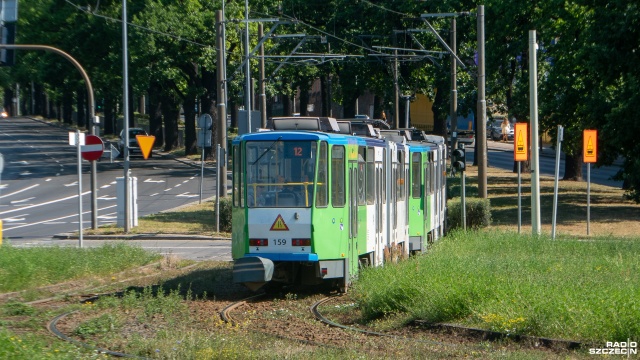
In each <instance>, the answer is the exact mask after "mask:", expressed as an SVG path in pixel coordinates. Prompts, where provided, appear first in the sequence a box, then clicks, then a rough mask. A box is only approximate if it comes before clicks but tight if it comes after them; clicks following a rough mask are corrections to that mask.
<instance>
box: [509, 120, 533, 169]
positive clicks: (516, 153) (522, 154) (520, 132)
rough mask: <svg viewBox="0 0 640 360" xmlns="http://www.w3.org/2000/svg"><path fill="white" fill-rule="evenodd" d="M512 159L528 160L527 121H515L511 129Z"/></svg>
mask: <svg viewBox="0 0 640 360" xmlns="http://www.w3.org/2000/svg"><path fill="white" fill-rule="evenodd" d="M513 160H514V161H527V160H529V138H528V137H527V123H516V126H515V128H514V130H513Z"/></svg>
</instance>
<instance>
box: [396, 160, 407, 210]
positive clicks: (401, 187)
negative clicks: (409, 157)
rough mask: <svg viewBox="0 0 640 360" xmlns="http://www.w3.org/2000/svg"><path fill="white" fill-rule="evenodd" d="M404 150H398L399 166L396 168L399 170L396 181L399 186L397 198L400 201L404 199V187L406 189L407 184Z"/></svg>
mask: <svg viewBox="0 0 640 360" xmlns="http://www.w3.org/2000/svg"><path fill="white" fill-rule="evenodd" d="M404 166H405V163H404V151H398V167H397V168H396V171H397V177H398V178H397V181H396V186H397V190H396V191H397V199H398V200H399V201H401V200H404V189H405V184H404V180H405V179H404Z"/></svg>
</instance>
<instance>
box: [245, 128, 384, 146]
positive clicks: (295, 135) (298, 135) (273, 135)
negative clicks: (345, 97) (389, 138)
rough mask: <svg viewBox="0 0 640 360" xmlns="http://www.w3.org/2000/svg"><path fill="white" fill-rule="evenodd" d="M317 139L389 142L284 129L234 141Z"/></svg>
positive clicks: (334, 141) (339, 142) (344, 141)
mask: <svg viewBox="0 0 640 360" xmlns="http://www.w3.org/2000/svg"><path fill="white" fill-rule="evenodd" d="M276 140H283V141H295V140H303V141H317V140H324V141H327V142H329V143H332V144H361V145H371V146H384V145H385V144H386V143H387V142H386V141H385V140H383V139H375V138H366V137H360V136H353V135H345V134H338V133H325V132H319V131H304V130H282V131H263V132H257V133H248V134H243V135H240V136H238V137H236V138H235V139H234V140H233V143H234V144H235V143H238V142H241V141H276Z"/></svg>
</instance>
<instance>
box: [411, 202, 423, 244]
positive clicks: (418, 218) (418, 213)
mask: <svg viewBox="0 0 640 360" xmlns="http://www.w3.org/2000/svg"><path fill="white" fill-rule="evenodd" d="M424 209H425V207H424V200H423V198H422V197H420V198H414V197H413V196H411V197H410V199H409V236H424V234H425V229H426V224H425V220H426V219H425V211H424Z"/></svg>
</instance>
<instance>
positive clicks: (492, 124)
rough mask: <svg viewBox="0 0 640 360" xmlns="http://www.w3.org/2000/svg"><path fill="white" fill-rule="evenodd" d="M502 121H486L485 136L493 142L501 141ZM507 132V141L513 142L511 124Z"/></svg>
mask: <svg viewBox="0 0 640 360" xmlns="http://www.w3.org/2000/svg"><path fill="white" fill-rule="evenodd" d="M502 121H503V120H502V119H491V120H489V121H487V136H488V137H489V138H490V139H491V140H494V141H500V140H502V126H501V124H502ZM509 124H510V126H509V130H508V131H507V140H513V124H512V123H511V122H510V123H509Z"/></svg>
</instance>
